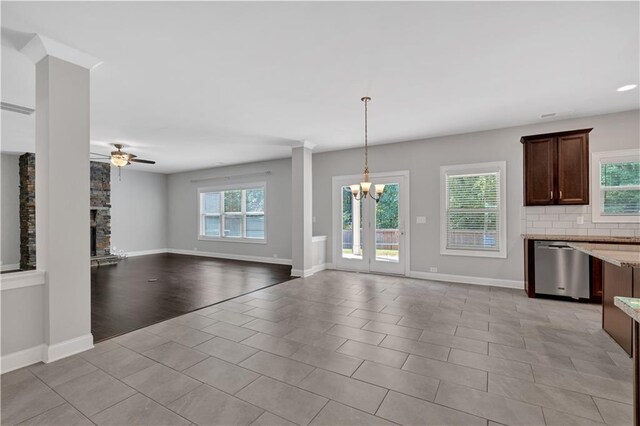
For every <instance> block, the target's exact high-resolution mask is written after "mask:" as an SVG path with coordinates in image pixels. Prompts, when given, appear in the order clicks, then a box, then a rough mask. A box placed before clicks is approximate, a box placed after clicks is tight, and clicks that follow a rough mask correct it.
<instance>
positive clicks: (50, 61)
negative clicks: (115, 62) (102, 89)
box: [23, 35, 97, 362]
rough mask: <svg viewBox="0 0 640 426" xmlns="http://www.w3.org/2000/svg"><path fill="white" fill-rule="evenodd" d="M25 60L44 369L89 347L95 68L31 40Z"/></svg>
mask: <svg viewBox="0 0 640 426" xmlns="http://www.w3.org/2000/svg"><path fill="white" fill-rule="evenodd" d="M23 53H25V54H27V56H30V57H31V58H32V59H33V60H34V62H36V257H37V259H36V267H37V269H39V270H42V271H44V272H45V277H46V293H45V306H44V312H45V318H44V331H45V340H46V341H45V344H46V345H47V346H48V350H47V353H46V355H45V356H44V358H45V359H44V360H45V361H46V362H50V361H54V360H56V359H59V358H63V357H65V356H68V355H71V354H73V353H77V352H80V351H83V350H86V349H89V348H91V347H92V346H93V337H92V335H91V274H90V265H89V256H90V255H89V250H90V248H89V244H90V242H89V239H90V236H89V70H90V69H91V67H92V66H95V65H96V64H97V61H95V60H94V59H95V58H92V57H91V56H89V55H86V54H84V53H83V52H77V51H74V50H73V49H71V48H68V47H67V46H64V45H61V44H60V43H57V42H54V41H52V40H49V39H46V38H42V37H39V36H37V35H36V36H35V37H34V38H33V39H32V41H31V42H30V43H29V44H27V46H25V48H24V49H23ZM76 59H77V60H76Z"/></svg>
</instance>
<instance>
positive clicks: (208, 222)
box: [204, 216, 220, 237]
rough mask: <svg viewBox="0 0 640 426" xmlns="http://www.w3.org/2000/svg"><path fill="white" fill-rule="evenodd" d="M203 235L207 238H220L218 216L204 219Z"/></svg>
mask: <svg viewBox="0 0 640 426" xmlns="http://www.w3.org/2000/svg"><path fill="white" fill-rule="evenodd" d="M204 235H206V236H207V237H219V236H220V216H205V217H204Z"/></svg>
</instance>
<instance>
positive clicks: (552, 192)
mask: <svg viewBox="0 0 640 426" xmlns="http://www.w3.org/2000/svg"><path fill="white" fill-rule="evenodd" d="M550 198H551V199H552V200H553V191H551V196H550Z"/></svg>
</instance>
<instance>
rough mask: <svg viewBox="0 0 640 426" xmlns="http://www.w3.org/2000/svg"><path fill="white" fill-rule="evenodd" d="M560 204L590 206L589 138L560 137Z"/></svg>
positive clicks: (576, 136)
mask: <svg viewBox="0 0 640 426" xmlns="http://www.w3.org/2000/svg"><path fill="white" fill-rule="evenodd" d="M558 204H589V136H588V135H587V134H584V133H583V134H576V135H568V136H560V137H558Z"/></svg>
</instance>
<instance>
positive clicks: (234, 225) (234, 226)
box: [224, 205, 242, 237]
mask: <svg viewBox="0 0 640 426" xmlns="http://www.w3.org/2000/svg"><path fill="white" fill-rule="evenodd" d="M225 207H226V205H225ZM224 236H225V237H241V236H242V216H241V215H225V216H224Z"/></svg>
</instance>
